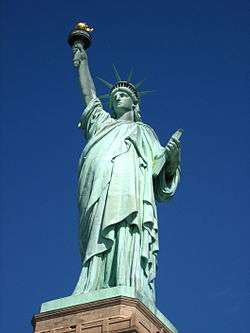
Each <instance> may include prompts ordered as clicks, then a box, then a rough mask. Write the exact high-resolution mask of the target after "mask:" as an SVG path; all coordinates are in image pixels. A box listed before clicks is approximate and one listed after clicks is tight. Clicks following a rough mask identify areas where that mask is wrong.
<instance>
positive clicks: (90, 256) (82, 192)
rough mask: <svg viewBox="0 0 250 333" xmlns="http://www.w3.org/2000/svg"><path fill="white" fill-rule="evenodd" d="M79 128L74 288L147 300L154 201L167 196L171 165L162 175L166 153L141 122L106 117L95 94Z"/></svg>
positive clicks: (172, 185)
mask: <svg viewBox="0 0 250 333" xmlns="http://www.w3.org/2000/svg"><path fill="white" fill-rule="evenodd" d="M80 125H81V127H82V129H83V130H84V132H85V136H86V139H87V145H86V146H85V149H84V150H83V152H82V155H81V158H80V161H79V189H78V190H79V192H78V204H79V209H80V250H81V258H82V272H81V275H80V278H79V281H78V283H77V286H76V288H75V291H74V293H75V294H79V293H83V292H88V291H93V290H97V289H102V288H109V287H115V286H130V287H134V288H135V289H136V290H137V291H139V292H141V293H142V294H144V295H145V296H146V297H148V298H149V299H151V300H152V301H153V300H154V279H155V274H156V256H157V252H158V224H157V211H156V204H155V199H156V200H158V201H165V200H168V199H169V198H170V197H171V196H172V195H173V194H174V192H175V190H176V187H177V184H178V182H179V169H178V170H177V171H176V174H175V175H174V177H173V178H172V179H170V180H168V181H167V180H166V177H165V167H166V157H165V156H166V154H165V148H163V147H162V146H161V145H160V143H159V140H158V138H157V136H156V135H155V133H154V131H153V130H152V129H151V128H150V127H149V126H148V125H145V124H143V123H142V122H131V121H124V120H116V119H113V118H112V117H111V116H110V114H109V113H107V112H105V111H104V110H103V107H102V104H101V102H100V101H99V99H98V98H95V99H92V101H91V102H90V103H89V105H88V106H87V108H86V109H85V110H84V112H83V114H82V117H81V121H80Z"/></svg>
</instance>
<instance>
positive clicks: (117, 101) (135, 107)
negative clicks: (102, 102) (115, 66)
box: [109, 81, 141, 121]
mask: <svg viewBox="0 0 250 333" xmlns="http://www.w3.org/2000/svg"><path fill="white" fill-rule="evenodd" d="M109 106H110V108H111V109H112V110H113V112H114V117H115V118H120V117H121V116H122V115H123V114H124V113H126V112H130V111H133V112H134V120H135V121H140V120H141V116H140V108H139V97H138V95H137V91H136V88H135V87H134V86H133V85H132V84H131V83H129V82H127V81H119V82H117V83H116V84H115V85H114V86H113V87H112V89H111V91H110V97H109Z"/></svg>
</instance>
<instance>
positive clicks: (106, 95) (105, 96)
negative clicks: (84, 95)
mask: <svg viewBox="0 0 250 333" xmlns="http://www.w3.org/2000/svg"><path fill="white" fill-rule="evenodd" d="M109 97H110V94H104V95H101V96H98V98H99V99H108V98H109Z"/></svg>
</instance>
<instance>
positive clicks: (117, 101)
mask: <svg viewBox="0 0 250 333" xmlns="http://www.w3.org/2000/svg"><path fill="white" fill-rule="evenodd" d="M133 106H134V103H133V100H132V98H131V97H130V96H129V94H127V93H126V92H125V91H117V92H116V93H115V94H114V97H113V108H114V111H115V114H116V116H117V118H120V117H121V116H122V115H123V114H124V113H126V112H129V111H132V110H133Z"/></svg>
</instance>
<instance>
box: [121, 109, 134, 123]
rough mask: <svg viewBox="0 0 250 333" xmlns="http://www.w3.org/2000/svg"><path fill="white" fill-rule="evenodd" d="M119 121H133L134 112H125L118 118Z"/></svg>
mask: <svg viewBox="0 0 250 333" xmlns="http://www.w3.org/2000/svg"><path fill="white" fill-rule="evenodd" d="M119 120H125V121H135V114H134V111H132V110H131V111H128V112H125V113H124V114H123V115H122V116H121V117H119Z"/></svg>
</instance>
